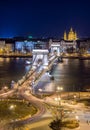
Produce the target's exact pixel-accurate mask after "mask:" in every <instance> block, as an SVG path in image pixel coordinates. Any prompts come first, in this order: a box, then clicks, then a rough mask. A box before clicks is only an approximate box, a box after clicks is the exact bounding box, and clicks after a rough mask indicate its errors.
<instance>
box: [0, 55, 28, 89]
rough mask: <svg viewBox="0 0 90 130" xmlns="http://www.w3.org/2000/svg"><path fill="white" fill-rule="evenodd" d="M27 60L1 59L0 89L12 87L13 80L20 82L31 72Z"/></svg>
mask: <svg viewBox="0 0 90 130" xmlns="http://www.w3.org/2000/svg"><path fill="white" fill-rule="evenodd" d="M25 60H26V59H25V58H16V59H15V58H0V88H1V87H2V86H4V85H7V86H10V83H11V81H12V80H14V81H16V82H17V81H18V80H19V79H21V78H22V76H23V75H24V74H25V73H26V72H27V71H28V70H29V67H30V66H28V67H27V66H26V65H25ZM27 68H28V69H27Z"/></svg>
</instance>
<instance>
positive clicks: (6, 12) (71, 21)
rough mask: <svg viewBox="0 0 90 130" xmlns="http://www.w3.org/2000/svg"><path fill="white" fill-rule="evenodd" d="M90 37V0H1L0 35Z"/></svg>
mask: <svg viewBox="0 0 90 130" xmlns="http://www.w3.org/2000/svg"><path fill="white" fill-rule="evenodd" d="M70 27H72V28H74V29H75V30H76V32H77V33H78V37H90V0H0V37H14V36H28V35H32V36H33V37H58V38H62V37H63V33H64V30H66V31H67V32H68V31H69V29H70Z"/></svg>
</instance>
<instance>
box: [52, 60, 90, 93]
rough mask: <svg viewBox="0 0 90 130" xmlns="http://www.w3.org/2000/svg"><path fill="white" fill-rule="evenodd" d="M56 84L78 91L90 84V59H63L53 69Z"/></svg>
mask: <svg viewBox="0 0 90 130" xmlns="http://www.w3.org/2000/svg"><path fill="white" fill-rule="evenodd" d="M53 75H54V77H55V84H56V86H58V85H59V86H63V88H64V90H72V91H75V90H76V91H78V90H83V88H84V87H86V86H90V60H79V59H64V62H63V63H62V64H58V66H57V67H56V68H55V70H54V71H53Z"/></svg>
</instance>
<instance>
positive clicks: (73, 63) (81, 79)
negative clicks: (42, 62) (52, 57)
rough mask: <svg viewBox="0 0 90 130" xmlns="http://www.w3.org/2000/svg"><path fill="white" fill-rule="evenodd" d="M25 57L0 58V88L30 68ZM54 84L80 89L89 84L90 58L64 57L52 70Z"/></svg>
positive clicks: (67, 88) (16, 79) (15, 79)
mask: <svg viewBox="0 0 90 130" xmlns="http://www.w3.org/2000/svg"><path fill="white" fill-rule="evenodd" d="M25 60H26V59H25V58H16V59H15V58H11V59H10V58H0V88H1V87H3V86H5V85H7V86H9V87H10V83H11V81H12V80H14V81H16V82H17V81H18V80H19V79H21V78H22V76H23V75H24V74H25V73H27V71H28V70H29V69H30V66H29V65H25ZM53 75H54V77H55V80H54V82H55V84H56V85H59V86H63V88H64V90H72V91H75V90H77V91H78V90H80V89H81V90H82V89H83V88H85V87H88V86H90V60H79V59H64V60H63V63H59V64H58V65H57V66H56V67H55V68H54V70H53Z"/></svg>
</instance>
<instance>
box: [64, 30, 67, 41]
mask: <svg viewBox="0 0 90 130" xmlns="http://www.w3.org/2000/svg"><path fill="white" fill-rule="evenodd" d="M64 40H67V34H66V31H65V32H64Z"/></svg>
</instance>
